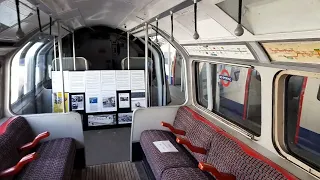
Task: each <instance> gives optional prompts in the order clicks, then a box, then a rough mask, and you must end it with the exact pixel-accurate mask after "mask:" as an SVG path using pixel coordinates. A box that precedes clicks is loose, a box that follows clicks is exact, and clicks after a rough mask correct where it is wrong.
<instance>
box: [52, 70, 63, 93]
mask: <svg viewBox="0 0 320 180" xmlns="http://www.w3.org/2000/svg"><path fill="white" fill-rule="evenodd" d="M52 92H54V93H55V92H62V76H61V72H60V71H52Z"/></svg>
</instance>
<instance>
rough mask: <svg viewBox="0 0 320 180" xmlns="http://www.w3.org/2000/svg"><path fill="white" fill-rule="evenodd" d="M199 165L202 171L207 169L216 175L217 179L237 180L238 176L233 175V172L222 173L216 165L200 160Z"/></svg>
mask: <svg viewBox="0 0 320 180" xmlns="http://www.w3.org/2000/svg"><path fill="white" fill-rule="evenodd" d="M198 167H199V169H201V170H202V171H207V172H209V173H211V174H212V175H213V176H214V177H215V179H217V180H236V177H235V176H233V175H232V174H227V173H221V172H219V171H218V170H217V169H216V168H215V167H213V166H212V165H211V164H207V163H204V162H200V163H199V164H198Z"/></svg>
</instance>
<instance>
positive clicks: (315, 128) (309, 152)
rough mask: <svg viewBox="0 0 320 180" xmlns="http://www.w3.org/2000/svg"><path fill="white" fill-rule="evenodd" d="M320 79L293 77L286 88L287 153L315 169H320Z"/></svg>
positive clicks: (288, 79) (289, 79)
mask: <svg viewBox="0 0 320 180" xmlns="http://www.w3.org/2000/svg"><path fill="white" fill-rule="evenodd" d="M319 85H320V79H318V78H311V77H304V76H290V77H288V78H287V85H286V91H287V92H286V98H285V101H286V102H285V103H286V111H285V134H286V145H287V147H288V149H289V150H290V151H291V152H292V153H293V154H295V155H296V156H298V158H300V159H301V160H303V161H305V162H308V163H310V164H311V165H313V166H317V167H319V165H320V145H319V142H320V125H319V116H320V112H319V108H320V101H319V100H318V95H319Z"/></svg>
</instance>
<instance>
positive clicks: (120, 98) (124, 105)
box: [117, 90, 131, 113]
mask: <svg viewBox="0 0 320 180" xmlns="http://www.w3.org/2000/svg"><path fill="white" fill-rule="evenodd" d="M117 107H118V109H117V111H118V112H119V113H122V112H123V113H125V112H131V91H130V90H126V91H117Z"/></svg>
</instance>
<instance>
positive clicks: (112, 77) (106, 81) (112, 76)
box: [101, 70, 117, 91]
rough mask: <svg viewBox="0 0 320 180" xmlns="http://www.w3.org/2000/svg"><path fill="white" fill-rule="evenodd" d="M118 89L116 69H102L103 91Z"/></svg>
mask: <svg viewBox="0 0 320 180" xmlns="http://www.w3.org/2000/svg"><path fill="white" fill-rule="evenodd" d="M116 89H117V85H116V71H109V70H108V71H101V91H110V90H111V91H112V90H116Z"/></svg>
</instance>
